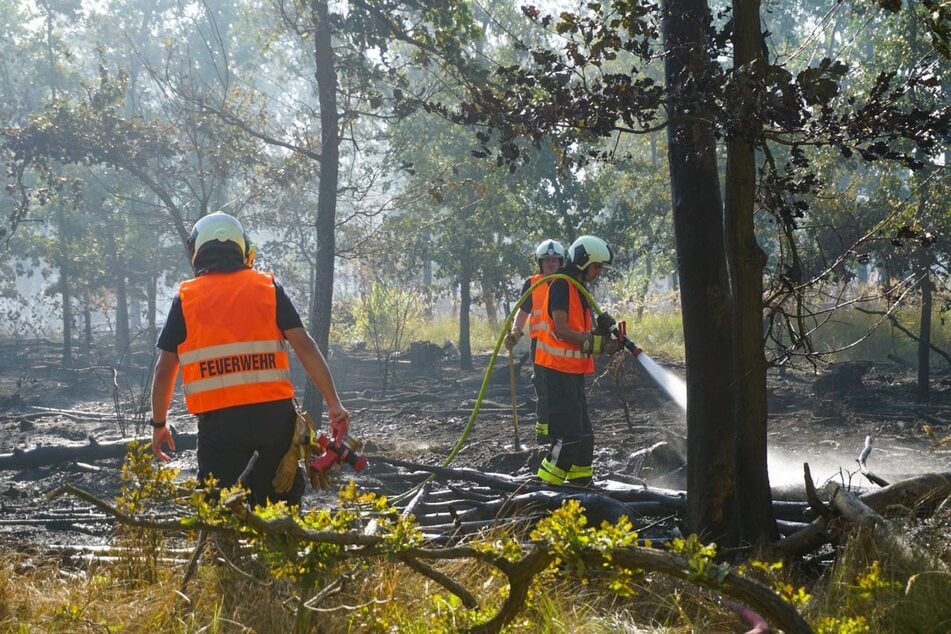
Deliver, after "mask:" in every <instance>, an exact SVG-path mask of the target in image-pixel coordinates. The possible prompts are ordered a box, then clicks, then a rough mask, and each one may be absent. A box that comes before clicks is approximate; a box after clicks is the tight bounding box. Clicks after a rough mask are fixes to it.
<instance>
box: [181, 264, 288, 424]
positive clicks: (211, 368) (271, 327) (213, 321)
mask: <svg viewBox="0 0 951 634" xmlns="http://www.w3.org/2000/svg"><path fill="white" fill-rule="evenodd" d="M178 296H179V298H180V299H181V302H182V314H183V315H184V317H185V333H186V335H185V341H183V342H182V343H181V344H180V345H179V346H178V360H179V362H180V363H181V367H182V384H183V389H184V392H185V406H186V407H187V408H188V411H189V412H191V413H192V414H201V413H202V412H209V411H212V410H216V409H222V408H224V407H233V406H235V405H247V404H249V403H264V402H266V401H276V400H279V399H285V398H292V397H293V396H294V386H293V385H292V384H291V380H290V359H289V358H288V344H287V340H285V339H284V334H283V333H282V332H281V330H280V328H278V327H277V294H276V292H275V290H274V276H272V275H268V274H266V273H259V272H258V271H255V270H253V269H242V270H240V271H235V272H233V273H208V274H206V275H202V276H199V277H196V278H194V279H191V280H188V281H187V282H182V284H181V285H180V286H179V290H178Z"/></svg>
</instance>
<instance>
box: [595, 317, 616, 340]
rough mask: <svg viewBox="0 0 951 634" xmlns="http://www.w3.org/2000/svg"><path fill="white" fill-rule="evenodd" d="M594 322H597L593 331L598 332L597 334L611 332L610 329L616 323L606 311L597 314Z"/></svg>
mask: <svg viewBox="0 0 951 634" xmlns="http://www.w3.org/2000/svg"><path fill="white" fill-rule="evenodd" d="M596 323H597V324H598V327H597V328H595V330H594V331H595V332H596V333H598V334H599V335H609V334H611V329H612V328H614V327H615V326H616V325H617V321H616V320H615V319H614V317H612V316H611V314H610V313H609V312H607V311H605V312H603V313H601V314H600V315H598V318H597V319H596Z"/></svg>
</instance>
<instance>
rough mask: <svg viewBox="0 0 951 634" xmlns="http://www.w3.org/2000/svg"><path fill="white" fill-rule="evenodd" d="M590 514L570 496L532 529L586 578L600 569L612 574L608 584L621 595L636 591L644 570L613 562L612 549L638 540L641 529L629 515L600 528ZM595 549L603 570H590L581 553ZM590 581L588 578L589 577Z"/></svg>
mask: <svg viewBox="0 0 951 634" xmlns="http://www.w3.org/2000/svg"><path fill="white" fill-rule="evenodd" d="M587 523H588V518H587V517H585V515H584V509H583V508H582V507H581V504H580V503H579V502H578V501H577V500H567V501H565V503H564V504H562V506H561V508H559V509H558V510H557V511H555V512H554V513H552V514H551V515H550V516H549V517H546V518H544V519H542V520H540V521H539V522H538V524H537V525H536V526H535V529H534V530H533V531H532V533H531V538H532V539H533V540H535V541H540V542H543V543H545V544H546V545H547V546H548V547H549V549H550V550H551V552H552V553H554V554H555V555H556V556H557V559H556V561H555V564H553V565H557V564H562V565H564V566H565V567H566V568H567V569H568V570H570V571H571V572H573V573H574V574H575V575H577V576H578V577H579V578H580V579H582V580H587V578H588V576H589V574H592V573H594V572H600V573H603V574H606V575H607V576H608V582H607V583H608V587H609V588H610V589H611V590H612V591H613V592H615V593H616V594H618V595H620V596H632V595H634V594H635V589H634V580H635V578H636V577H637V576H638V575H639V574H640V573H639V572H638V571H637V570H631V569H629V568H627V567H625V566H620V565H617V564H616V563H614V562H612V558H611V553H612V552H613V551H614V550H615V549H618V548H623V547H625V546H631V545H635V544H637V532H636V531H635V530H634V526H633V525H632V524H631V522H630V520H628V518H627V517H626V516H624V517H621V519H619V520H618V521H617V523H616V524H610V523H608V522H602V523H601V526H600V528H593V527H588V526H587ZM583 550H595V551H597V552H599V553H600V554H601V556H602V558H603V563H602V570H600V571H589V570H587V568H586V565H585V563H584V561H583V560H582V558H581V557H579V555H580V554H581V551H583ZM585 582H586V581H585Z"/></svg>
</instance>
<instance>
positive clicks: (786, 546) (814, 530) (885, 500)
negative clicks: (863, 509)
mask: <svg viewBox="0 0 951 634" xmlns="http://www.w3.org/2000/svg"><path fill="white" fill-rule="evenodd" d="M949 496H951V473H948V472H945V473H927V474H924V475H921V476H918V477H916V478H910V479H908V480H902V481H900V482H896V483H894V484H890V485H888V486H886V487H883V488H881V489H877V490H875V491H871V492H869V493H865V494H864V495H861V496H859V500H861V501H862V503H863V504H865V505H867V506H869V507H870V508H871V509H873V510H874V511H876V512H879V513H881V512H882V511H884V510H885V509H887V508H888V507H889V506H893V505H900V506H903V507H905V508H917V507H919V506H921V505H922V504H925V503H930V502H937V501H940V500H944V499H946V498H948V497H949ZM826 528H827V520H826V518H819V519H817V520H815V521H813V522H812V523H811V524H809V527H808V528H806V529H804V530H802V531H800V532H798V533H795V534H794V535H790V536H789V537H784V538H783V539H780V540H779V541H778V542H776V543H775V544H774V547H775V548H776V549H777V550H778V551H779V552H781V553H782V554H784V555H785V556H788V557H800V556H802V555H804V554H806V553H808V552H812V551H813V550H815V549H817V548H819V547H820V546H822V545H823V544H825V543H826V542H828V541H829V536H828V533H827V531H826Z"/></svg>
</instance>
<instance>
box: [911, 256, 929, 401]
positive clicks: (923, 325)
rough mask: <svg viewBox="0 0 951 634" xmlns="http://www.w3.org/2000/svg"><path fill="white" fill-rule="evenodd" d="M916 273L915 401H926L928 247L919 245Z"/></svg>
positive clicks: (927, 375)
mask: <svg viewBox="0 0 951 634" xmlns="http://www.w3.org/2000/svg"><path fill="white" fill-rule="evenodd" d="M917 256H918V258H917V265H916V267H915V268H916V274H917V277H918V288H919V289H920V290H921V314H920V316H919V317H920V319H919V323H918V387H917V390H916V391H915V402H916V403H927V402H928V401H929V400H930V398H931V312H932V297H931V296H932V291H933V285H932V282H931V266H930V265H931V257H930V253H929V252H928V248H927V247H925V246H923V245H919V247H918V254H917Z"/></svg>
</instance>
